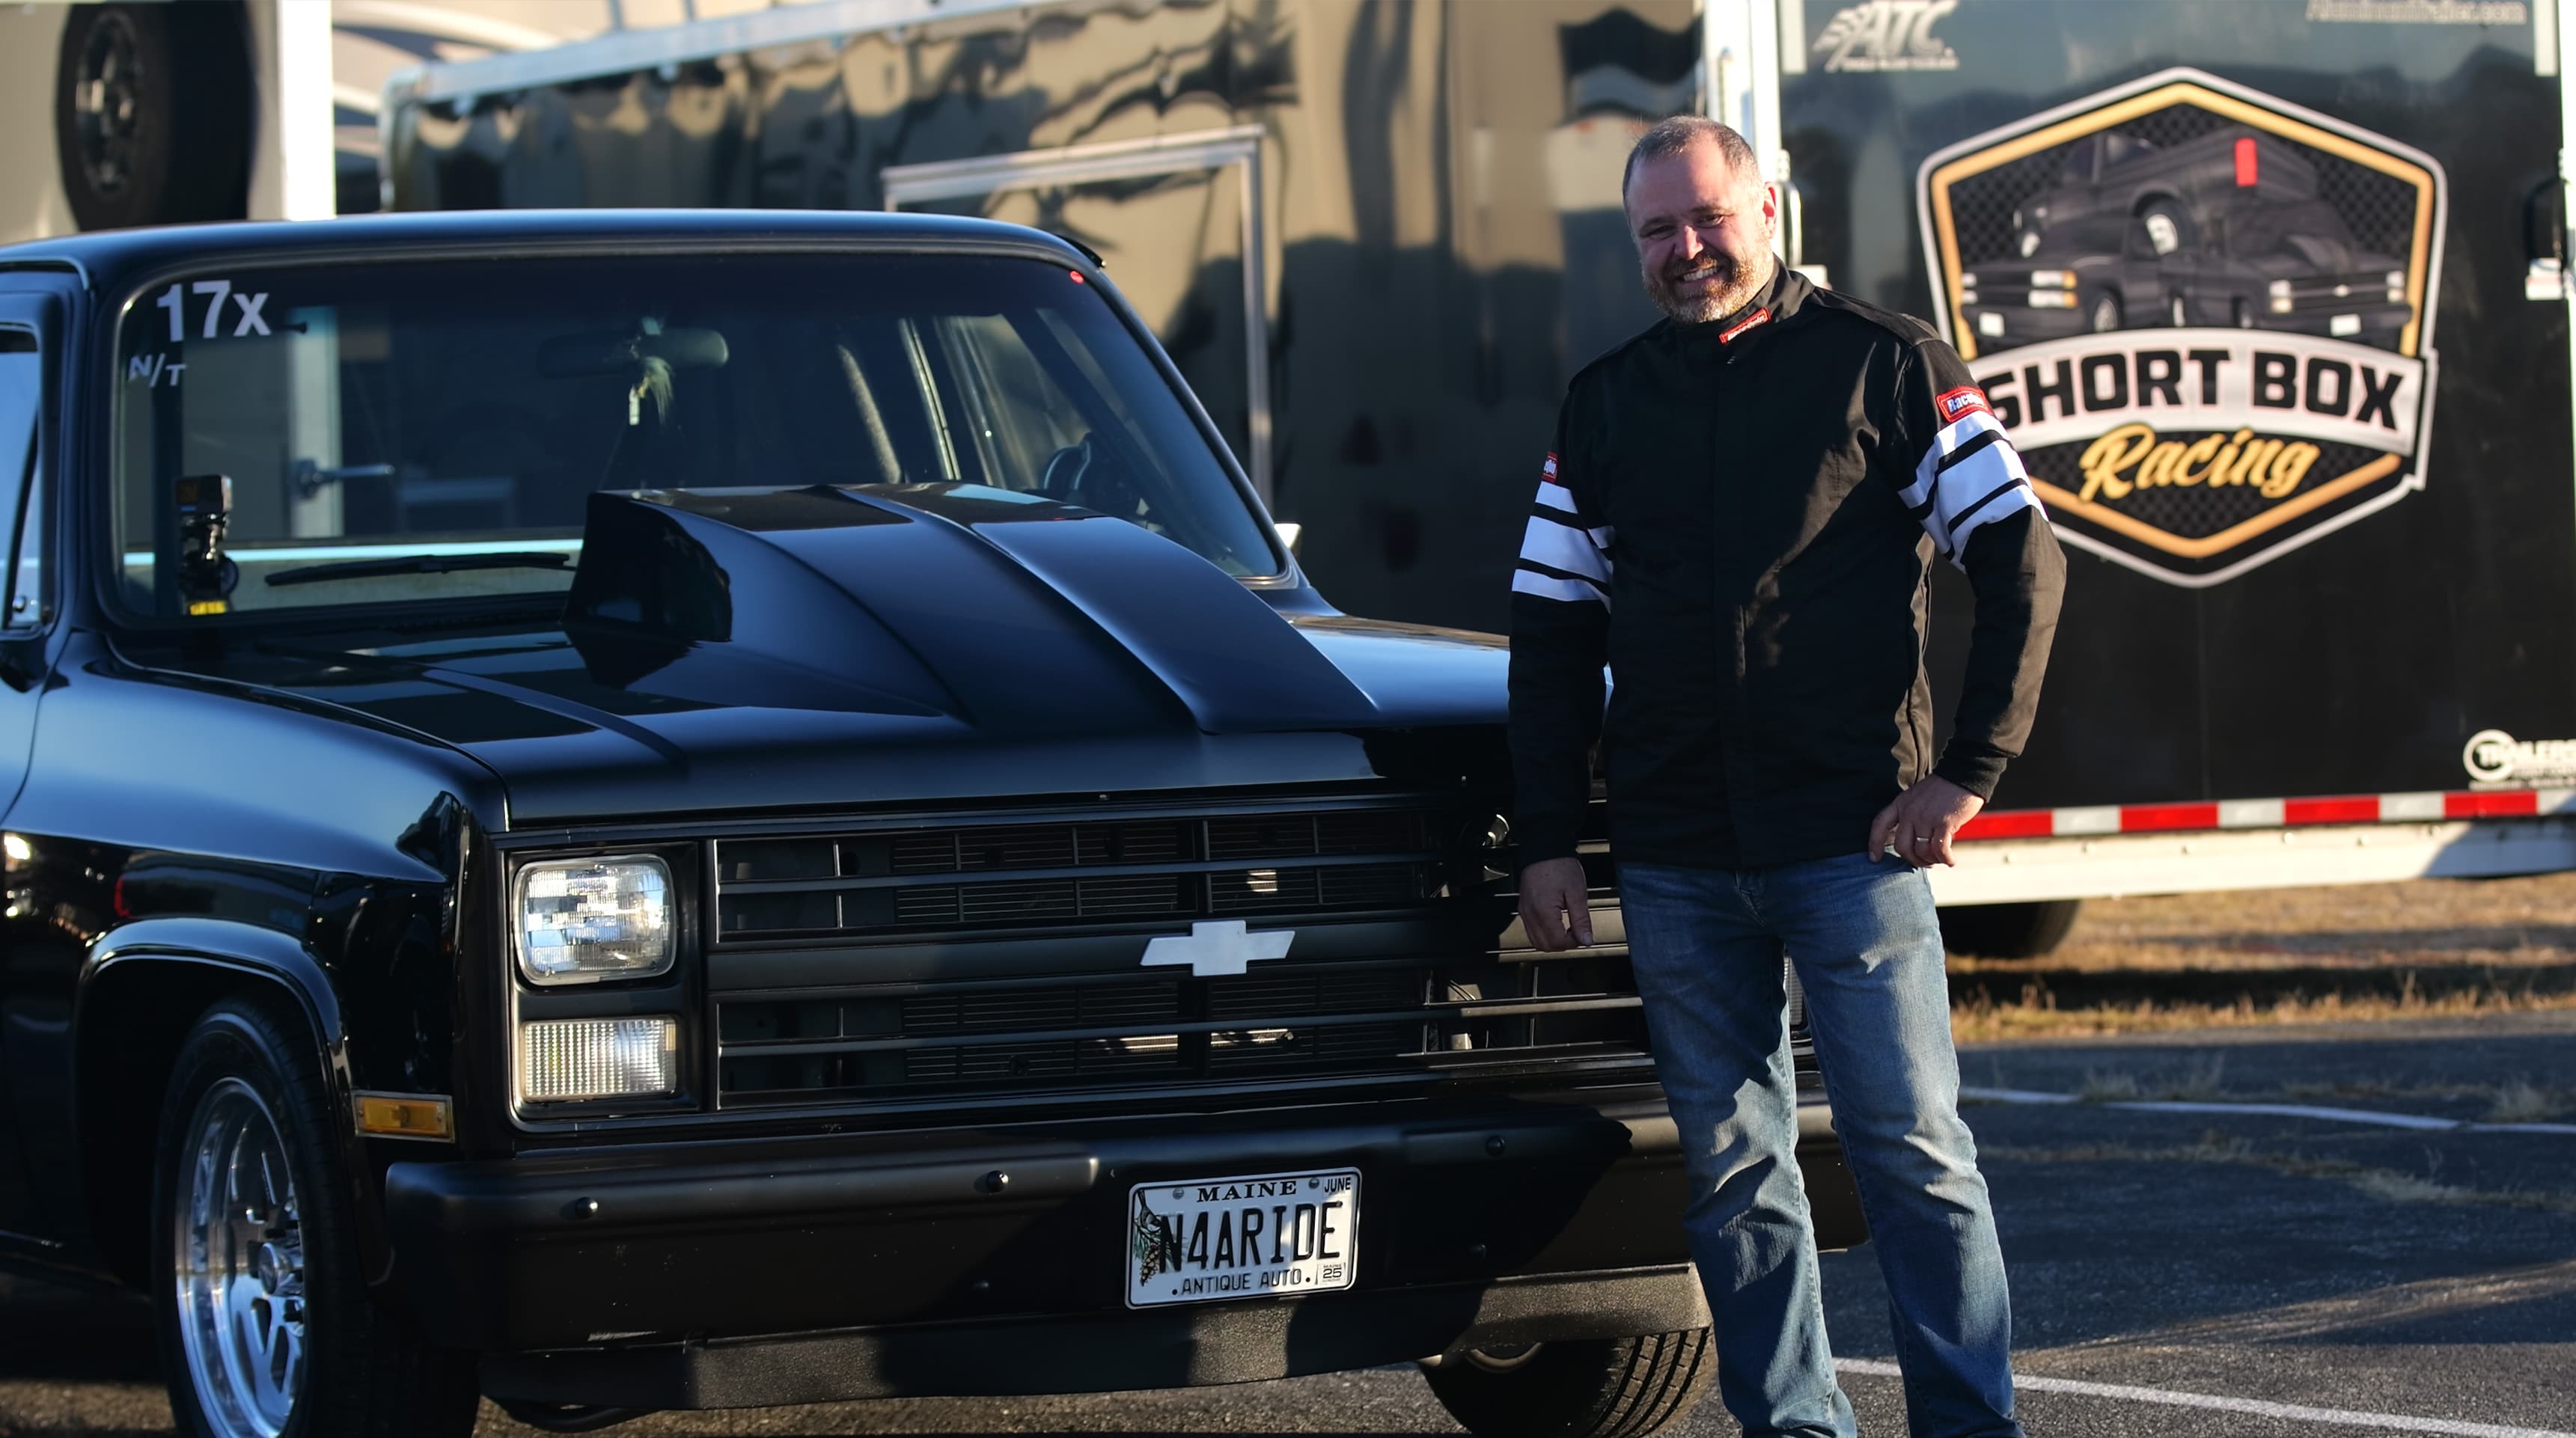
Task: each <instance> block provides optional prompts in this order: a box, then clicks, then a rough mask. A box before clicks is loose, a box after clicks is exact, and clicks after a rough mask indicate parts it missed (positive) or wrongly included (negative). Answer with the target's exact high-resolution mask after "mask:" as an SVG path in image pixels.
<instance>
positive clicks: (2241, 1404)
mask: <svg viewBox="0 0 2576 1438" xmlns="http://www.w3.org/2000/svg"><path fill="white" fill-rule="evenodd" d="M1834 1367H1835V1368H1836V1369H1838V1370H1840V1371H1842V1372H1844V1373H1859V1374H1865V1375H1867V1376H1869V1377H1872V1378H1895V1377H1898V1376H1900V1370H1899V1369H1898V1368H1897V1366H1896V1365H1895V1364H1893V1363H1881V1362H1878V1361H1876V1360H1873V1359H1868V1358H1837V1359H1835V1360H1834ZM2013 1387H2014V1388H2015V1389H2016V1390H2017V1391H2020V1392H2024V1393H2072V1394H2075V1395H2077V1396H2079V1397H2084V1398H2119V1399H2124V1400H2126V1401H2128V1402H2131V1403H2161V1404H2163V1405H2165V1406H2166V1407H2168V1408H2205V1409H2208V1410H2210V1411H2212V1412H2216V1413H2243V1414H2248V1415H2251V1416H2254V1417H2258V1418H2284V1419H2288V1420H2289V1421H2291V1422H2294V1423H2338V1424H2341V1425H2343V1426H2344V1427H2346V1428H2384V1429H2388V1430H2390V1431H2392V1432H2398V1433H2448V1434H2453V1435H2456V1438H2576V1433H2562V1432H2559V1431H2557V1430H2555V1429H2550V1428H2510V1427H2505V1426H2502V1425H2500V1424H2495V1423H2462V1422H2459V1421H2457V1420H2455V1419H2450V1418H2409V1417H2407V1416H2405V1415H2404V1414H2400V1413H2361V1412H2356V1411H2354V1410H2352V1409H2348V1408H2310V1407H2308V1406H2307V1405H2305V1404H2301V1403H2269V1402H2266V1401H2264V1400H2263V1399H2260V1398H2221V1397H2218V1396H2216V1395H2213V1394H2208V1393H2176V1392H2173V1391H2171V1390H2169V1389H2164V1388H2133V1387H2131V1386H2129V1385H2128V1384H2125V1383H2086V1382H2083V1381H2081V1380H2080V1379H2074V1378H2034V1377H2031V1376H2029V1375H2027V1374H2020V1373H2016V1374H2014V1375H2013Z"/></svg>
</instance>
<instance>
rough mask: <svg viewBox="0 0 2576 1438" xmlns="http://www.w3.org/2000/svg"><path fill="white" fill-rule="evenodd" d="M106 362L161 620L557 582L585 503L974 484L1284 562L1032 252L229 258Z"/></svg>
mask: <svg viewBox="0 0 2576 1438" xmlns="http://www.w3.org/2000/svg"><path fill="white" fill-rule="evenodd" d="M115 364H116V375H117V377H118V379H117V395H118V404H117V407H116V418H115V433H114V445H113V451H112V453H113V466H114V472H115V491H114V492H115V532H116V546H117V549H118V551H119V553H120V555H121V558H122V561H123V563H122V568H121V575H122V589H123V593H122V600H123V603H124V604H125V606H126V607H128V608H129V609H132V610H134V611H136V612H138V613H141V614H146V615H152V616H157V617H163V618H177V617H182V616H188V615H213V614H222V613H231V612H239V611H250V610H265V609H285V608H301V607H311V606H319V605H350V604H379V603H408V602H417V601H420V600H424V599H452V598H461V597H467V596H475V595H514V594H531V595H534V594H543V593H547V592H552V591H561V590H563V589H564V588H566V587H567V586H569V584H570V583H571V579H572V565H573V564H575V563H576V562H578V559H579V555H580V550H581V526H582V519H583V513H584V505H585V502H586V497H587V496H588V494H589V493H590V492H591V491H593V490H598V489H619V490H636V489H686V488H716V487H733V486H745V485H752V486H768V485H778V486H790V485H811V484H831V485H943V486H971V487H973V489H974V492H979V493H987V494H989V493H991V492H992V491H996V490H999V491H1007V492H1009V493H1011V494H1015V495H1023V496H1033V497H1039V496H1042V497H1045V498H1050V499H1055V500H1059V501H1062V502H1065V503H1068V504H1074V505H1078V506H1081V507H1083V508H1086V509H1091V510H1095V511H1098V512H1100V513H1103V514H1108V515H1112V516H1114V517H1117V518H1120V519H1124V520H1127V521H1130V522H1132V523H1134V524H1138V525H1141V526H1143V527H1145V528H1147V529H1150V530H1152V531H1154V532H1155V533H1158V534H1161V535H1164V536H1166V537H1168V538H1170V539H1172V540H1173V541H1175V542H1177V543H1179V544H1182V545H1185V546H1187V547H1188V548H1190V549H1191V550H1193V551H1195V552H1196V553H1197V554H1199V555H1200V556H1201V557H1202V558H1204V559H1206V560H1207V561H1208V562H1209V563H1211V564H1214V565H1216V566H1217V567H1218V568H1220V569H1223V570H1225V571H1226V572H1228V573H1231V574H1235V575H1241V576H1250V575H1266V574H1271V573H1274V572H1276V571H1277V570H1278V568H1279V564H1278V561H1277V559H1276V558H1275V557H1274V554H1273V552H1272V550H1271V548H1270V544H1269V540H1268V537H1267V536H1266V535H1265V534H1264V533H1263V531H1262V529H1261V526H1260V525H1259V523H1258V522H1257V521H1256V519H1255V518H1254V515H1253V512H1252V510H1251V508H1250V506H1249V505H1248V504H1247V503H1246V502H1245V500H1244V498H1243V496H1242V494H1241V492H1240V491H1239V490H1238V489H1237V488H1236V486H1235V484H1234V482H1233V480H1232V479H1231V478H1230V477H1229V476H1228V475H1227V473H1226V472H1225V469H1224V467H1223V465H1222V464H1221V462H1220V461H1219V459H1218V458H1217V456H1216V455H1215V453H1213V452H1212V451H1211V449H1210V447H1209V442H1208V441H1207V439H1206V438H1205V437H1204V436H1203V435H1202V433H1201V432H1200V430H1199V429H1198V427H1197V426H1196V425H1195V424H1194V423H1192V421H1191V419H1190V417H1189V415H1188V412H1187V411H1186V410H1185V409H1184V407H1183V406H1182V403H1181V401H1180V399H1179V397H1178V396H1177V395H1176V394H1175V393H1174V392H1173V390H1172V388H1171V386H1170V385H1169V384H1168V383H1167V382H1166V381H1165V380H1164V378H1163V376H1162V374H1161V373H1160V371H1159V370H1158V369H1157V368H1156V367H1155V365H1154V364H1153V362H1152V360H1151V358H1150V357H1149V356H1148V355H1147V354H1146V353H1145V352H1144V351H1143V350H1142V349H1141V348H1140V347H1139V346H1138V345H1137V343H1136V342H1135V340H1134V339H1133V338H1132V337H1131V336H1130V335H1129V333H1128V332H1127V330H1126V329H1125V328H1124V326H1122V325H1121V324H1120V323H1119V320H1118V318H1117V316H1116V315H1115V314H1114V313H1113V312H1112V311H1111V309H1110V307H1109V306H1108V304H1107V303H1106V302H1105V301H1104V300H1103V299H1102V298H1101V296H1100V295H1099V293H1098V292H1097V291H1096V290H1095V289H1094V288H1093V287H1092V286H1090V285H1088V284H1086V283H1084V282H1082V281H1081V280H1080V279H1078V278H1077V277H1076V276H1074V275H1073V274H1072V272H1070V271H1068V270H1066V269H1063V268H1061V267H1057V266H1054V265H1050V264H1046V263H1043V262H1040V261H1035V260H1022V259H1008V258H993V257H976V256H922V255H864V254H861V255H838V256H819V255H792V256H780V255H765V256H746V255H738V254H737V255H687V256H652V257H637V258H617V257H585V258H581V259H561V260H557V259H517V260H509V261H471V262H466V261H449V262H435V263H397V264H374V265H335V266H329V267H312V268H304V269H274V268H266V269H255V270H253V269H245V270H241V271H239V272H235V273H229V274H221V275H208V276H201V277H190V278H187V279H183V280H181V281H179V282H177V283H175V284H171V285H168V286H166V287H163V288H160V289H157V290H155V291H152V292H149V293H146V294H143V295H140V296H138V297H137V298H136V299H135V301H134V302H133V304H132V306H131V307H130V308H129V310H128V311H127V313H126V315H125V317H124V320H123V322H122V324H121V327H120V330H119V338H118V347H117V354H116V358H115ZM218 477H220V478H218ZM224 481H228V483H226V482H224ZM995 497H997V498H998V497H1000V496H995ZM218 516H219V517H220V519H221V528H222V532H221V536H220V538H221V551H222V552H221V555H220V557H210V556H209V554H208V552H207V545H206V540H207V537H208V534H209V532H210V529H211V527H212V525H213V522H214V520H215V519H216V518H217V517H218Z"/></svg>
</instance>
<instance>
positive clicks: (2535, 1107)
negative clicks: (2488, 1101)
mask: <svg viewBox="0 0 2576 1438" xmlns="http://www.w3.org/2000/svg"><path fill="white" fill-rule="evenodd" d="M2494 1097H2495V1101H2494V1103H2493V1104H2492V1105H2491V1106H2490V1107H2489V1108H2488V1109H2487V1122H2489V1123H2540V1122H2544V1121H2546V1120H2548V1119H2553V1118H2556V1117H2558V1116H2559V1115H2560V1114H2563V1113H2565V1112H2567V1111H2568V1109H2569V1107H2570V1106H2571V1101H2576V1095H2571V1094H2570V1093H2569V1092H2568V1091H2567V1090H2565V1089H2545V1088H2541V1087H2539V1086H2538V1085H2535V1084H2534V1083H2532V1082H2531V1080H2529V1079H2519V1078H2518V1079H2513V1080H2511V1081H2509V1082H2507V1083H2504V1084H2502V1085H2500V1086H2498V1087H2497V1089H2496V1091H2495V1096H2494Z"/></svg>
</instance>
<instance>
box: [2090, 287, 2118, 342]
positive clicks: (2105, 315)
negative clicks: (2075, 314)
mask: <svg viewBox="0 0 2576 1438" xmlns="http://www.w3.org/2000/svg"><path fill="white" fill-rule="evenodd" d="M2085 314H2086V316H2087V323H2088V324H2089V325H2090V327H2091V328H2092V331H2093V333H2095V334H2097V335H2107V334H2109V333H2111V332H2112V331H2113V330H2116V329H2118V328H2119V327H2120V324H2121V309H2120V297H2119V296H2118V295H2115V294H2113V293H2111V292H2110V291H2108V290H2104V291H2103V292H2102V293H2100V294H2098V295H2096V296H2094V297H2093V304H2092V307H2091V308H2090V309H2088V310H2086V311H2085Z"/></svg>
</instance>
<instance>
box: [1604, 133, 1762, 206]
mask: <svg viewBox="0 0 2576 1438" xmlns="http://www.w3.org/2000/svg"><path fill="white" fill-rule="evenodd" d="M1698 144H1710V145H1715V146H1717V152H1718V153H1719V154H1721V155H1724V156H1725V157H1726V165H1727V168H1728V169H1730V170H1733V171H1734V172H1735V173H1737V174H1739V175H1750V176H1752V177H1754V178H1755V179H1756V180H1759V179H1760V178H1761V176H1762V162H1761V161H1759V160H1757V159H1755V158H1754V156H1753V146H1752V145H1750V144H1748V143H1746V142H1745V139H1744V136H1743V135H1741V134H1739V133H1738V132H1737V131H1736V128H1735V127H1734V126H1733V125H1726V124H1720V123H1719V122H1717V121H1715V120H1712V119H1710V118H1709V117H1707V116H1706V115H1675V116H1673V117H1672V118H1671V119H1669V120H1665V121H1662V122H1660V123H1658V124H1657V125H1656V126H1655V127H1654V128H1653V129H1651V130H1648V131H1647V132H1646V133H1644V134H1642V135H1639V136H1638V137H1637V143H1636V144H1635V145H1634V146H1631V147H1630V148H1629V151H1628V168H1627V169H1625V170H1623V171H1621V172H1620V175H1619V198H1620V200H1621V201H1622V202H1623V203H1624V202H1625V201H1626V200H1627V198H1628V185H1629V182H1630V181H1632V180H1634V179H1636V178H1637V166H1639V165H1641V164H1643V163H1645V162H1646V161H1648V160H1668V159H1671V158H1672V157H1673V156H1675V155H1678V154H1680V153H1681V152H1683V151H1684V150H1687V149H1689V148H1690V147H1691V146H1693V145H1698Z"/></svg>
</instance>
